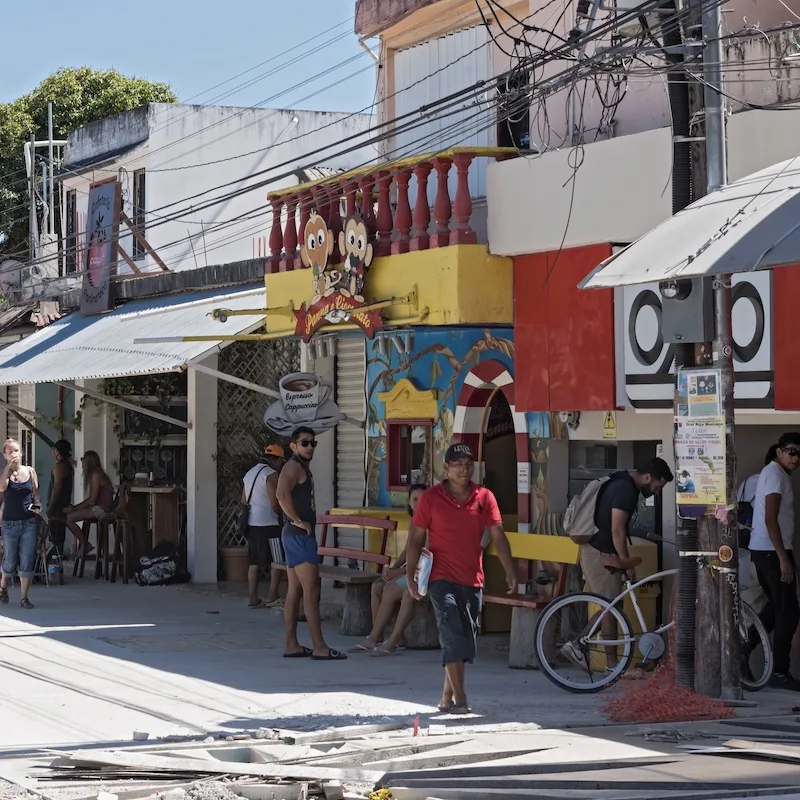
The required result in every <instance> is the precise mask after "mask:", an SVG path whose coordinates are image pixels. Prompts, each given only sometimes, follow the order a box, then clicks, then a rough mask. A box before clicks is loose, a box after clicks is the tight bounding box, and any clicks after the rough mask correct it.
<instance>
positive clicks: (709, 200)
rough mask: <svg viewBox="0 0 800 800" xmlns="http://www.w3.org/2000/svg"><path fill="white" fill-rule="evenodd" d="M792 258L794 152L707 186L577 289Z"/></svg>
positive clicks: (797, 197) (798, 184)
mask: <svg viewBox="0 0 800 800" xmlns="http://www.w3.org/2000/svg"><path fill="white" fill-rule="evenodd" d="M797 263H800V156H797V157H795V158H792V159H789V160H788V161H782V162H780V163H779V164H773V165H772V166H771V167H767V168H766V169H763V170H761V171H760V172H756V173H754V174H752V175H748V176H747V177H745V178H742V179H741V180H738V181H736V182H735V183H731V184H729V185H728V186H725V187H723V188H722V189H719V190H717V191H716V192H712V193H711V194H709V195H706V196H705V197H703V198H701V199H700V200H698V201H697V202H695V203H692V204H691V205H690V206H688V207H687V208H685V209H684V210H683V211H681V212H679V213H678V214H675V216H674V217H670V218H669V219H668V220H666V221H665V222H662V223H661V225H658V226H657V227H655V228H653V230H651V231H650V232H649V233H647V234H645V235H644V236H643V237H642V238H641V239H638V240H637V241H635V242H634V243H633V244H631V245H629V246H628V247H626V248H625V249H624V250H622V251H620V252H619V253H616V254H615V255H613V256H611V257H610V258H608V259H606V260H605V261H604V262H603V263H602V264H600V266H599V267H597V269H595V270H594V271H593V272H592V273H591V274H590V275H589V276H588V277H587V278H585V279H584V280H583V281H582V282H581V284H580V287H581V288H582V289H597V288H602V287H615V286H630V285H631V284H637V283H649V282H651V281H663V280H677V279H678V278H689V277H695V276H702V275H727V274H731V273H736V272H750V271H753V270H757V269H771V268H773V267H780V266H786V265H789V264H797Z"/></svg>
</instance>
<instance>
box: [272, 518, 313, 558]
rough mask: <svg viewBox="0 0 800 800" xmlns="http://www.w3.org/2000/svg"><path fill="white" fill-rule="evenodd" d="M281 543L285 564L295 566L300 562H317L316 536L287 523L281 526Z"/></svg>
mask: <svg viewBox="0 0 800 800" xmlns="http://www.w3.org/2000/svg"><path fill="white" fill-rule="evenodd" d="M281 543H282V544H283V552H284V554H285V555H286V566H287V567H289V568H291V567H296V566H298V565H300V564H319V553H317V537H316V536H315V535H314V534H311V533H306V532H305V531H304V530H303V529H302V528H296V527H295V526H294V525H291V524H289V523H288V522H287V523H286V525H284V526H283V531H282V532H281Z"/></svg>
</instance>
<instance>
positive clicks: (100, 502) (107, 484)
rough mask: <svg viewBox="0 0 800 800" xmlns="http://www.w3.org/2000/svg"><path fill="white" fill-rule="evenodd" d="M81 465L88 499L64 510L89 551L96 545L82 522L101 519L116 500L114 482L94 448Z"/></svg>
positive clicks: (86, 454) (78, 537)
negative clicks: (86, 532) (85, 530)
mask: <svg viewBox="0 0 800 800" xmlns="http://www.w3.org/2000/svg"><path fill="white" fill-rule="evenodd" d="M81 466H82V468H83V491H84V494H85V495H86V499H85V500H83V501H82V502H80V503H78V504H77V505H75V506H67V508H65V509H64V511H65V512H66V514H67V527H68V528H69V529H70V530H71V531H72V533H73V535H74V536H75V538H76V539H77V540H78V541H79V542H80V544H81V546H82V548H85V552H87V553H88V552H90V551H91V550H93V549H94V547H93V546H92V545H91V544H90V543H89V542H88V541H87V538H88V537H87V534H85V533H84V532H83V529H82V528H81V525H80V523H81V522H86V520H92V519H100V518H102V516H103V515H104V514H107V513H108V512H109V511H111V504H112V503H113V502H114V484H113V483H111V478H109V477H108V475H107V474H106V472H105V470H104V469H103V465H102V464H101V463H100V456H99V455H97V453H96V452H95V451H94V450H87V451H86V452H85V453H84V454H83V458H81Z"/></svg>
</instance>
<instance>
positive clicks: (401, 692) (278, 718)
mask: <svg viewBox="0 0 800 800" xmlns="http://www.w3.org/2000/svg"><path fill="white" fill-rule="evenodd" d="M326 595H327V596H328V597H330V594H328V593H327V592H326ZM17 600H18V589H15V590H12V591H11V602H10V603H9V604H8V605H6V606H0V615H1V616H0V639H2V645H3V649H2V653H3V657H2V662H3V663H2V665H0V680H2V692H3V723H4V724H3V725H2V726H1V727H0V748H3V751H4V752H3V753H2V754H4V755H11V754H12V753H23V752H25V751H28V750H31V749H36V748H41V747H42V746H57V745H66V746H74V745H80V744H82V745H86V744H91V743H98V742H118V741H124V740H129V739H130V737H131V735H132V733H133V731H134V730H140V731H147V732H148V733H150V735H151V738H153V737H156V736H166V735H170V734H200V733H206V732H208V731H212V732H217V731H228V732H231V733H234V732H239V731H241V730H243V729H245V730H253V729H256V728H259V727H280V728H291V729H299V730H309V729H317V728H322V727H327V726H330V725H336V726H339V725H352V724H358V723H367V722H385V721H387V718H391V719H406V718H412V717H414V716H417V715H419V716H420V718H421V720H420V721H421V725H422V726H423V727H425V726H427V725H428V724H430V723H433V724H434V725H437V726H446V727H447V728H448V729H452V730H457V731H459V732H461V731H463V732H466V731H487V732H488V731H515V730H536V729H539V728H564V727H574V726H594V725H603V724H605V719H604V717H603V716H602V714H601V713H600V709H601V707H602V705H603V704H604V702H606V699H607V697H606V696H603V695H587V696H582V695H575V694H570V693H568V692H563V691H559V690H558V689H556V688H555V687H554V686H553V685H552V684H550V683H549V682H548V681H547V680H546V679H545V678H544V677H543V676H542V675H541V674H539V673H538V672H533V671H516V670H510V669H508V667H507V665H506V663H507V662H506V660H507V653H505V652H502V651H498V650H497V649H494V650H492V649H489V650H488V651H486V648H484V650H485V652H481V653H480V656H479V660H478V662H477V663H476V664H475V666H474V667H472V668H471V669H470V670H469V674H468V688H469V692H470V701H471V704H472V705H473V707H474V708H475V709H476V712H477V713H476V714H474V715H471V716H469V717H463V718H454V717H447V716H444V717H443V716H442V715H440V714H437V713H436V709H435V703H436V702H437V701H438V699H439V692H440V687H441V680H442V670H441V664H440V661H439V653H438V652H435V651H433V652H430V651H429V652H410V651H406V652H403V653H400V654H398V655H397V656H393V657H387V658H372V657H370V656H369V655H366V654H364V655H351V656H350V658H349V659H348V660H347V661H345V662H339V663H336V662H312V661H310V660H308V659H299V660H287V659H284V658H283V657H282V654H283V620H282V616H281V614H280V612H276V611H269V610H249V609H247V608H246V604H245V602H244V601H243V600H241V599H239V598H237V597H227V596H221V595H219V594H217V593H216V592H212V591H206V590H203V589H198V588H194V587H188V586H187V587H169V588H155V587H146V588H145V587H139V586H136V585H135V584H129V585H127V586H125V585H122V584H121V583H117V584H113V585H112V584H108V583H106V582H104V581H95V580H93V579H92V578H88V577H87V578H84V579H83V580H73V579H70V580H69V582H68V584H67V585H65V586H61V587H53V588H45V587H38V586H35V587H33V590H32V592H31V600H32V601H33V602H34V603H35V604H36V608H35V609H34V610H32V611H24V610H22V609H21V608H20V607H19V605H18V603H17ZM325 627H326V637H327V640H328V643H329V644H330V645H331V646H333V647H336V648H338V649H343V650H346V649H347V648H348V647H350V646H352V645H353V644H355V643H357V641H358V640H357V639H353V638H349V637H342V636H339V635H338V633H337V632H336V631H337V630H338V620H335V619H331V620H329V621H328V622H327V623H326V625H325ZM304 629H305V626H304V625H301V639H303V640H304V641H306V643H308V637H307V633H306V631H305V630H304ZM799 699H800V698H796V697H795V696H794V695H793V694H790V693H783V692H769V691H765V692H762V693H760V694H759V695H758V700H759V702H760V708H758V709H752V710H750V709H748V710H747V711H746V712H744V713H747V714H752V715H757V716H765V715H767V714H786V713H790V712H791V709H792V707H793V706H794V705H795V704H796V703H797V702H798V700H799ZM437 730H441V727H440V728H437Z"/></svg>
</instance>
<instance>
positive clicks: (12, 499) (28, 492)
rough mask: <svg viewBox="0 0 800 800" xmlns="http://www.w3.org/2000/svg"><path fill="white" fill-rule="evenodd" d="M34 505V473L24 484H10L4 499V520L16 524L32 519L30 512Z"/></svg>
mask: <svg viewBox="0 0 800 800" xmlns="http://www.w3.org/2000/svg"><path fill="white" fill-rule="evenodd" d="M32 503H33V473H31V474H30V475H29V476H28V480H26V481H24V482H19V481H17V482H14V481H11V480H10V481H9V482H8V488H7V489H6V493H5V495H4V497H3V519H4V520H5V521H6V522H16V521H20V520H26V519H31V517H33V514H31V512H30V511H28V508H29V506H30V505H31V504H32Z"/></svg>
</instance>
